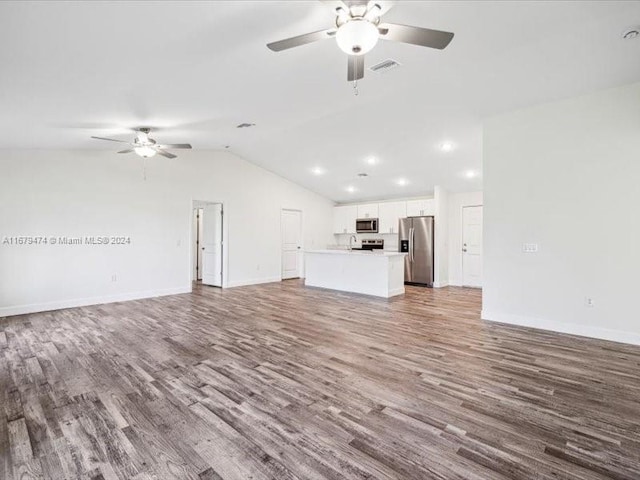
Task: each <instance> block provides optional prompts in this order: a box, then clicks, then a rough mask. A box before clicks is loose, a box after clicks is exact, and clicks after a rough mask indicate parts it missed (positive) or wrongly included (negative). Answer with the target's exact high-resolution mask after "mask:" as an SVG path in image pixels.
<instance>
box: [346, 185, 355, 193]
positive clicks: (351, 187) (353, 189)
mask: <svg viewBox="0 0 640 480" xmlns="http://www.w3.org/2000/svg"><path fill="white" fill-rule="evenodd" d="M346 190H347V192H349V193H353V192H355V191H356V187H354V186H353V185H349V186H348V187H347V188H346Z"/></svg>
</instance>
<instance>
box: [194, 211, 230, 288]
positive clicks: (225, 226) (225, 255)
mask: <svg viewBox="0 0 640 480" xmlns="http://www.w3.org/2000/svg"><path fill="white" fill-rule="evenodd" d="M190 203H191V204H190V206H189V285H191V291H193V279H192V277H193V262H195V260H196V253H195V251H194V250H195V238H194V235H195V228H194V222H193V216H194V213H193V212H194V210H196V209H198V208H203V207H204V206H205V205H215V204H217V205H222V287H221V288H227V286H228V283H229V249H228V248H227V246H228V242H229V220H228V217H229V215H228V213H227V207H226V203H225V202H224V201H216V200H195V199H193V198H192V199H191V202H190Z"/></svg>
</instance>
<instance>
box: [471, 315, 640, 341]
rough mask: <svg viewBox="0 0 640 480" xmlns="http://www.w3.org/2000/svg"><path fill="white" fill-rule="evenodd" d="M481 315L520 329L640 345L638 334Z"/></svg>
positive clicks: (533, 319)
mask: <svg viewBox="0 0 640 480" xmlns="http://www.w3.org/2000/svg"><path fill="white" fill-rule="evenodd" d="M481 315H482V319H483V320H488V321H491V322H500V323H508V324H510V325H519V326H521V327H531V328H537V329H540V330H548V331H552V332H559V333H569V334H571V335H579V336H581V337H590V338H597V339H600V340H610V341H612V342H620V343H628V344H630V345H640V334H638V333H632V332H625V331H622V330H612V329H610V328H601V327H592V326H589V325H578V324H576V323H565V322H554V321H551V320H546V319H543V318H536V317H526V316H521V315H512V314H509V313H500V312H489V311H487V310H482V314H481Z"/></svg>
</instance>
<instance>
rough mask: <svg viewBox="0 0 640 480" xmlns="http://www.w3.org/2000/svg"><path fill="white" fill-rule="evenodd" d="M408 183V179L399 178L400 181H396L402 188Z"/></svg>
mask: <svg viewBox="0 0 640 480" xmlns="http://www.w3.org/2000/svg"><path fill="white" fill-rule="evenodd" d="M407 183H409V182H408V181H407V179H406V178H399V179H398V180H396V184H397V185H399V186H401V187H404V186H405V185H406V184H407Z"/></svg>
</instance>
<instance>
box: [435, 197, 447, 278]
mask: <svg viewBox="0 0 640 480" xmlns="http://www.w3.org/2000/svg"><path fill="white" fill-rule="evenodd" d="M434 200H435V216H434V223H435V226H434V241H433V243H434V245H433V248H434V268H433V270H434V272H433V286H434V287H436V288H438V287H446V286H447V285H448V284H449V192H447V191H446V190H445V189H444V188H442V187H439V186H436V187H435V189H434Z"/></svg>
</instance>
